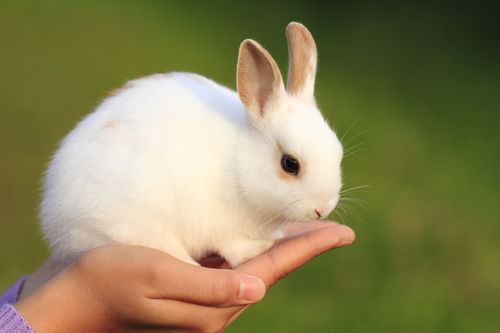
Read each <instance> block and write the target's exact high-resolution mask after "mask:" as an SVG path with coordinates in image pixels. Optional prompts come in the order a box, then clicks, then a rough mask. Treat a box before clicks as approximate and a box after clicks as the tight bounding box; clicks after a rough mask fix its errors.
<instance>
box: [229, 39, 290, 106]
mask: <svg viewBox="0 0 500 333" xmlns="http://www.w3.org/2000/svg"><path fill="white" fill-rule="evenodd" d="M236 76H237V80H236V85H237V90H238V94H239V96H240V99H241V102H242V103H243V105H244V106H245V107H246V108H247V109H248V110H249V111H250V112H252V111H254V112H255V111H256V110H255V108H256V109H257V110H258V111H259V112H260V114H259V115H260V116H263V112H264V109H265V106H266V105H267V104H268V103H269V102H270V101H271V100H272V99H273V98H276V97H277V95H278V92H279V90H280V88H281V86H282V85H283V81H282V79H281V72H280V70H279V68H278V65H277V64H276V62H275V61H274V59H273V58H272V57H271V55H270V54H269V53H268V52H267V51H266V50H265V49H264V48H263V47H262V46H261V45H260V44H259V43H257V42H256V41H254V40H251V39H246V40H244V41H243V42H242V43H241V45H240V51H239V56H238V66H237V73H236Z"/></svg>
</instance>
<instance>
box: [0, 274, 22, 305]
mask: <svg viewBox="0 0 500 333" xmlns="http://www.w3.org/2000/svg"><path fill="white" fill-rule="evenodd" d="M27 278H28V277H27V276H23V277H22V278H20V279H19V280H18V281H17V282H16V283H14V285H13V286H12V287H10V288H9V290H7V291H6V292H5V293H3V295H1V296H0V305H4V304H14V303H16V302H17V299H18V298H19V294H20V293H21V288H22V287H23V285H24V281H26V279H27Z"/></svg>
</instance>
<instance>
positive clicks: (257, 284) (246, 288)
mask: <svg viewBox="0 0 500 333" xmlns="http://www.w3.org/2000/svg"><path fill="white" fill-rule="evenodd" d="M265 294H266V285H265V284H264V282H263V281H262V280H261V279H259V278H258V277H256V276H252V275H241V276H240V294H239V297H240V299H241V300H242V301H244V302H257V301H260V300H261V299H262V298H263V297H264V295H265Z"/></svg>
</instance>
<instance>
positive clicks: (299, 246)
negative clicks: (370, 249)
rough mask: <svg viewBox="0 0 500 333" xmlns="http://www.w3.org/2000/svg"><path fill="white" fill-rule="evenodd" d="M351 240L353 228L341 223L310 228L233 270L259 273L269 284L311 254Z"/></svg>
mask: <svg viewBox="0 0 500 333" xmlns="http://www.w3.org/2000/svg"><path fill="white" fill-rule="evenodd" d="M354 239H355V234H354V231H352V229H351V228H349V227H348V226H345V225H341V224H339V225H335V226H331V227H328V228H323V229H319V230H313V231H310V232H307V233H305V234H302V235H299V236H296V237H294V238H291V239H289V240H286V241H285V242H283V243H281V244H279V245H277V246H276V247H274V248H272V249H271V250H269V251H268V252H267V253H264V254H262V255H260V256H258V257H257V258H255V259H252V260H250V261H248V262H246V263H244V264H243V265H241V266H239V267H238V268H237V269H236V270H237V271H240V272H244V273H248V274H252V275H255V276H258V277H260V278H261V279H262V280H263V281H264V283H265V284H266V286H268V287H270V286H272V285H273V284H274V283H276V282H277V281H278V280H279V279H281V278H282V277H284V276H286V275H288V274H290V273H291V272H292V271H294V270H295V269H297V268H299V267H300V266H302V265H304V264H305V263H306V262H308V261H309V260H311V259H313V258H314V257H316V256H318V255H320V254H321V253H323V252H325V251H328V250H330V249H332V248H336V247H340V246H345V245H349V244H351V243H352V242H353V241H354Z"/></svg>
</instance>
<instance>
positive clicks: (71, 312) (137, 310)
mask: <svg viewBox="0 0 500 333" xmlns="http://www.w3.org/2000/svg"><path fill="white" fill-rule="evenodd" d="M287 235H288V237H287V238H285V239H283V241H279V242H278V244H277V245H276V246H275V247H273V248H272V249H271V250H269V251H268V252H267V253H265V254H262V255H260V256H258V257H256V258H254V259H252V260H250V261H248V262H246V263H244V264H242V265H240V266H239V267H237V268H236V269H234V270H230V269H224V268H222V269H221V267H225V266H226V265H227V264H226V263H224V262H223V261H221V260H217V259H214V258H209V259H207V260H206V261H205V262H204V263H203V264H204V265H205V266H210V267H218V268H219V269H216V268H209V267H202V266H195V265H191V264H188V263H185V262H182V261H180V260H178V259H176V258H174V257H172V256H170V255H169V254H167V253H164V252H162V251H158V250H154V249H150V248H145V247H138V246H123V245H116V246H105V247H101V248H97V249H94V250H92V251H89V252H88V253H87V254H85V255H84V256H82V257H80V258H79V259H78V260H77V261H76V262H74V263H73V264H71V265H70V266H68V267H67V268H66V269H64V270H63V271H62V272H61V273H59V274H57V275H56V276H55V277H54V278H52V279H50V280H49V281H48V282H46V283H44V284H42V285H41V287H39V288H38V289H36V290H34V291H33V292H32V293H31V294H29V295H27V296H25V297H24V298H23V299H21V301H19V302H18V303H17V304H16V305H15V306H16V308H17V310H18V311H19V312H20V313H21V315H22V316H23V317H24V318H25V319H26V320H27V321H28V322H29V323H30V325H31V326H32V327H33V328H34V329H35V330H36V332H38V333H45V332H52V333H58V332H74V333H79V332H87V333H88V332H150V331H154V332H222V331H224V329H225V328H226V327H227V326H228V325H230V324H231V323H232V322H233V321H234V320H235V319H236V318H238V316H240V315H241V314H242V313H243V311H245V310H246V309H247V308H248V307H249V306H250V305H251V304H254V303H256V302H258V301H260V300H261V299H262V298H263V297H264V295H265V293H266V290H267V289H268V288H269V287H271V286H272V285H273V284H275V283H276V282H277V281H278V280H280V279H281V278H283V277H285V276H286V275H288V274H289V273H291V272H292V271H294V270H295V269H297V268H298V267H300V266H302V265H304V264H305V263H307V262H308V261H310V260H311V259H313V258H314V257H315V256H317V255H319V254H321V253H323V252H325V251H328V250H330V249H333V248H336V247H341V246H345V245H349V244H351V243H352V242H353V241H354V237H355V236H354V232H353V231H352V230H351V229H350V228H349V227H347V226H344V225H340V224H337V223H334V222H311V223H307V224H303V223H302V224H296V225H291V226H290V227H289V228H288V230H287ZM28 282H30V283H31V284H33V285H36V284H37V281H28ZM38 284H40V283H38ZM242 286H244V287H242Z"/></svg>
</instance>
